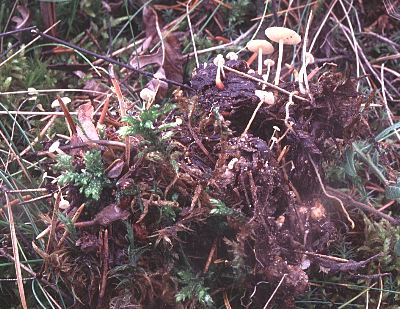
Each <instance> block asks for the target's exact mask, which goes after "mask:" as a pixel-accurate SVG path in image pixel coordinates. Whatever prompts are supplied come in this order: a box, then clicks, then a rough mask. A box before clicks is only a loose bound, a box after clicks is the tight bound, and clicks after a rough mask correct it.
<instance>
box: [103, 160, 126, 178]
mask: <svg viewBox="0 0 400 309" xmlns="http://www.w3.org/2000/svg"><path fill="white" fill-rule="evenodd" d="M124 165H125V162H124V161H123V160H121V159H117V160H115V161H114V162H113V163H111V164H110V166H109V167H108V168H107V171H106V172H107V177H108V178H118V177H119V176H120V175H121V173H122V170H123V168H124Z"/></svg>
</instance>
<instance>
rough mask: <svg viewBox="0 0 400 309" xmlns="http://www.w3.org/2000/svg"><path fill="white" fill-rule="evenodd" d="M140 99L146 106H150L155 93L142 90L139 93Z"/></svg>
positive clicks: (149, 90) (147, 89)
mask: <svg viewBox="0 0 400 309" xmlns="http://www.w3.org/2000/svg"><path fill="white" fill-rule="evenodd" d="M139 96H140V98H141V99H142V100H143V101H145V102H146V106H151V104H153V102H154V100H155V98H156V92H155V91H153V90H151V89H149V88H143V89H142V90H141V91H140V93H139Z"/></svg>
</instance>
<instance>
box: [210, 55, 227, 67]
mask: <svg viewBox="0 0 400 309" xmlns="http://www.w3.org/2000/svg"><path fill="white" fill-rule="evenodd" d="M213 63H214V64H215V65H216V66H219V65H224V64H225V59H224V56H223V55H221V54H218V55H217V56H216V57H215V58H214V61H213Z"/></svg>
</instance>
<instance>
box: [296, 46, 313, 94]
mask: <svg viewBox="0 0 400 309" xmlns="http://www.w3.org/2000/svg"><path fill="white" fill-rule="evenodd" d="M314 61H315V59H314V56H313V55H312V54H311V53H310V52H306V53H305V55H304V62H303V65H302V67H301V69H300V72H299V89H300V92H301V93H302V94H305V93H306V92H308V91H309V90H310V87H309V86H308V76H307V66H308V65H309V64H311V63H314ZM304 86H305V89H304Z"/></svg>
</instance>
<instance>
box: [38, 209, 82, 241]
mask: <svg viewBox="0 0 400 309" xmlns="http://www.w3.org/2000/svg"><path fill="white" fill-rule="evenodd" d="M84 208H85V203H83V204H82V205H81V206H79V208H78V209H77V210H76V212H75V213H74V215H73V216H72V219H71V222H72V224H75V222H76V220H78V218H79V216H80V215H81V213H82V211H83V209H84ZM46 230H47V232H49V231H50V226H48V227H47V228H46V229H45V230H44V231H46ZM44 231H43V232H42V233H40V235H41V237H43V236H44V235H46V234H47V233H44ZM68 234H69V232H68V229H65V230H64V233H63V235H62V236H61V238H60V240H59V241H58V243H57V249H60V248H61V246H62V244H63V243H64V241H65V238H67V236H68ZM38 237H39V236H37V237H36V239H39V238H41V237H39V238H38Z"/></svg>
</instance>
